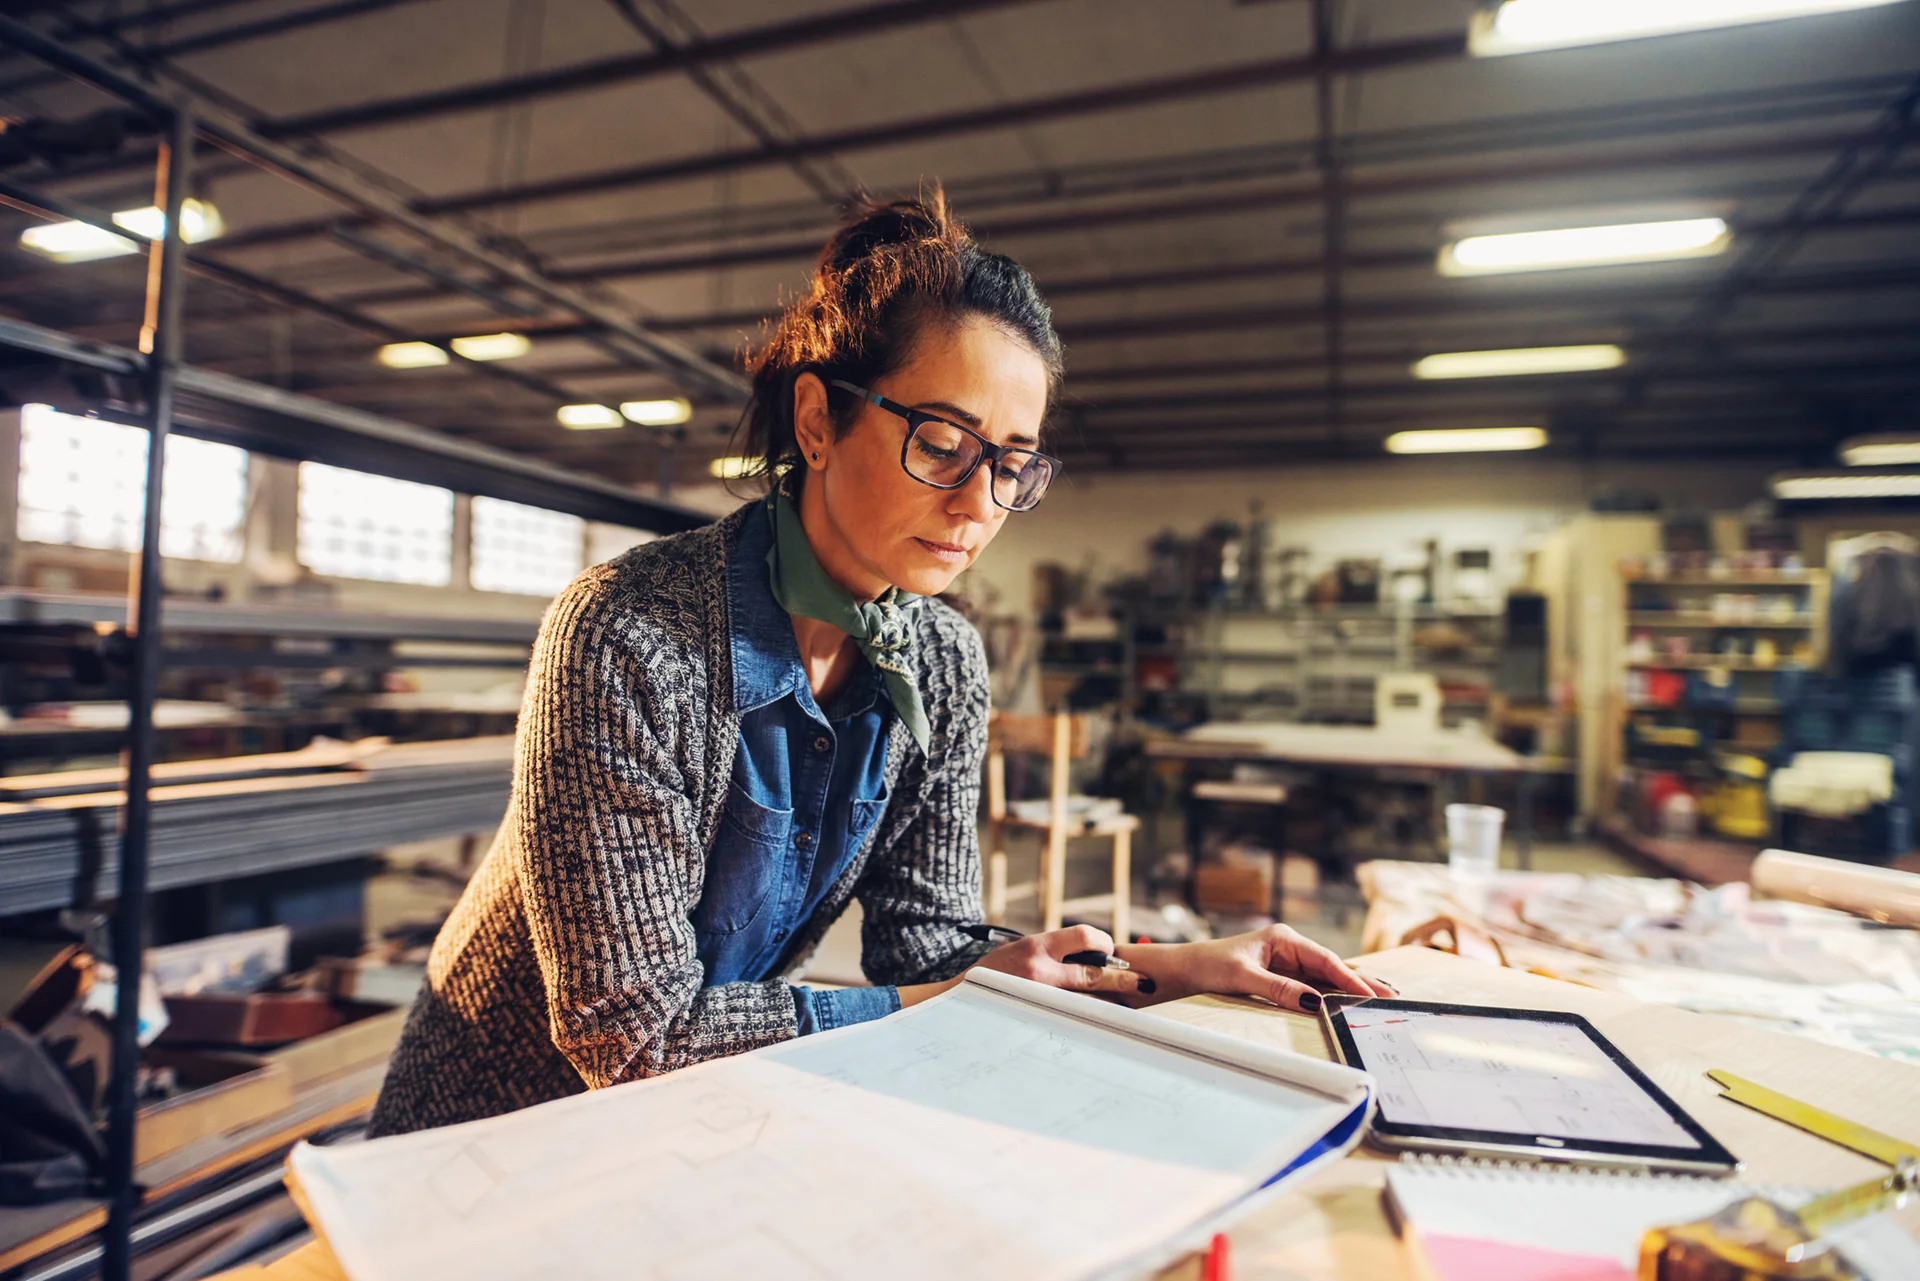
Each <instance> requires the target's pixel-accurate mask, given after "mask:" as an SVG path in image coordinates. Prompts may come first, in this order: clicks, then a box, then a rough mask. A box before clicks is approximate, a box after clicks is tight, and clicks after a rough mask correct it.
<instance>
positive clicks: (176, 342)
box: [0, 16, 747, 1281]
mask: <svg viewBox="0 0 1920 1281" xmlns="http://www.w3.org/2000/svg"><path fill="white" fill-rule="evenodd" d="M0 44H4V45H6V46H10V47H12V48H14V49H16V50H18V51H20V52H21V53H24V54H26V55H28V56H30V57H32V58H34V59H36V60H37V61H39V62H41V63H43V64H45V65H47V66H48V67H51V68H53V69H54V70H56V71H59V72H62V73H64V74H66V75H68V76H69V77H71V78H73V79H75V80H77V81H79V82H81V83H83V84H86V85H89V86H91V87H93V88H94V89H97V90H100V91H103V92H104V93H106V94H108V95H109V96H111V97H113V98H116V99H118V100H119V101H120V102H122V103H123V104H125V105H126V107H127V108H128V109H129V110H130V112H131V113H133V114H136V115H138V116H140V117H143V118H144V119H145V120H147V121H149V122H151V123H152V125H153V126H154V127H155V128H156V130H157V132H158V133H159V135H160V139H161V145H160V148H159V152H158V157H157V166H156V168H157V172H156V182H155V191H156V198H155V201H154V203H155V204H156V205H157V206H158V207H159V208H160V209H161V210H162V212H163V213H164V214H165V231H164V232H163V234H162V235H161V237H160V238H159V239H158V240H156V241H154V242H153V245H152V248H151V250H150V261H151V266H150V270H149V273H148V281H147V298H146V304H147V305H146V312H145V319H146V323H145V325H144V326H143V330H142V342H141V349H140V350H139V351H132V350H128V349H126V348H122V347H116V346H113V345H110V344H105V343H98V342H91V341H87V340H83V339H79V338H75V337H72V336H70V335H67V334H62V333H59V332H57V331H55V330H51V329H46V328H43V327H40V326H37V325H31V324H27V323H24V322H20V321H14V320H4V321H0V357H3V358H0V378H3V379H4V381H5V383H6V385H8V386H9V387H10V388H30V389H31V395H32V398H33V399H37V400H45V401H47V402H49V403H51V404H53V405H54V407H55V408H59V409H64V410H68V411H71V412H78V413H92V414H97V415H98V416H100V417H104V418H111V419H114V420H117V421H122V422H127V423H130V424H132V425H135V426H139V427H143V428H145V429H146V430H147V431H148V433H149V436H150V443H149V448H148V455H147V475H146V492H145V498H146V514H145V521H144V525H143V529H142V538H141V551H140V553H139V560H138V574H137V580H136V583H135V586H134V587H133V589H132V592H131V593H130V599H129V600H128V601H127V602H126V603H125V604H124V605H123V606H122V607H121V608H120V610H119V611H118V613H117V615H116V614H114V613H113V612H112V611H111V610H110V609H109V607H107V606H105V605H104V604H102V603H99V602H94V603H91V604H84V603H83V604H77V605H76V604H71V603H68V604H62V603H60V602H57V601H47V600H22V599H18V598H16V599H14V600H12V601H10V602H9V604H8V606H7V608H9V609H11V610H13V611H14V612H15V615H16V617H17V616H19V614H20V613H21V612H22V611H24V612H25V613H27V614H29V615H33V616H36V617H37V618H38V619H40V620H42V621H44V620H45V619H47V618H48V617H50V616H51V617H62V616H64V617H66V618H69V619H71V621H72V622H74V623H79V622H80V621H81V619H80V617H79V616H78V615H80V614H82V613H85V612H87V611H90V610H91V611H94V612H95V613H96V614H99V613H105V614H107V615H108V616H106V617H95V618H93V619H92V620H91V621H92V622H93V623H99V624H105V625H109V626H117V627H123V628H124V631H125V635H126V638H127V659H128V662H129V664H130V670H131V679H130V682H129V689H130V692H129V696H128V699H127V703H128V718H127V728H126V731H125V739H124V741H125V745H126V774H125V803H124V806H123V807H122V809H121V811H120V822H121V838H120V841H119V850H118V859H117V863H118V866H117V868H116V875H115V876H114V877H113V878H112V883H113V886H114V890H115V894H116V905H115V909H114V913H113V920H112V945H113V960H114V962H115V963H116V964H117V965H118V966H119V967H120V969H121V972H122V973H126V974H138V973H139V972H140V971H141V968H142V959H143V950H144V938H143V930H144V923H145V918H146V911H147V897H148V887H149V879H150V878H149V868H150V864H151V863H152V861H153V854H154V841H155V835H156V830H155V812H154V806H153V798H152V789H151V776H152V767H153V764H154V754H155V736H154V724H153V711H154V704H155V701H156V699H157V695H158V683H159V674H160V670H161V667H162V665H163V663H164V661H165V658H166V655H165V653H164V651H163V646H162V637H163V630H162V629H163V620H162V608H163V604H162V597H161V579H160V569H161V566H160V551H159V548H160V512H161V505H162V504H161V499H162V484H163V480H164V459H165V443H166V439H167V437H168V435H169V434H170V433H171V432H173V431H174V430H176V429H177V430H179V431H181V432H182V433H183V434H189V435H195V436H201V437H204V438H207V439H212V440H219V441H223V442H225V443H228V444H233V445H238V446H240V447H242V448H245V449H248V450H251V451H254V452H257V453H262V454H268V455H274V456H277V457H282V458H288V459H294V460H300V461H306V460H312V461H319V462H327V463H331V464H334V465H336V466H342V467H350V468H356V469H360V470H365V471H372V472H378V473H381V474H384V475H389V476H396V477H400V478H403V479H407V480H414V481H420V482H423V483H427V484H434V485H441V486H446V487H448V488H452V489H455V490H458V491H461V492H464V493H469V494H477V495H485V496H488V497H494V498H501V499H506V500H508V501H512V502H520V503H526V504H529V505H534V506H540V507H545V508H550V509H553V510H558V511H563V512H567V513H570V514H573V515H576V516H581V517H584V518H587V519H593V520H602V521H609V522H612V523H616V524H622V525H628V526H633V527H637V528H642V529H651V530H656V531H661V532H671V531H674V530H680V529H688V528H692V527H694V526H696V525H700V524H704V523H705V522H706V520H707V517H706V516H704V515H703V514H701V513H698V512H694V511H690V510H687V509H684V508H679V507H676V506H674V505H672V504H668V503H661V502H655V501H652V500H649V499H646V498H643V497H641V496H640V495H638V494H636V493H633V492H631V491H629V490H626V489H623V488H621V487H619V486H617V485H613V484H610V483H608V482H606V481H602V480H599V479H596V478H593V477H590V476H584V475H579V474H576V473H573V472H569V471H566V470H564V469H562V468H558V467H553V466H550V465H548V464H545V463H541V462H537V461H535V460H532V459H528V458H524V457H519V456H516V455H514V454H510V453H507V452H506V451H504V450H498V449H492V448H489V447H486V446H482V445H476V444H472V443H470V442H466V441H460V440H455V439H453V438H451V437H447V436H442V435H439V434H437V433H434V432H431V431H427V430H424V429H422V428H419V427H416V426H413V425H412V424H409V423H405V422H400V421H398V420H395V419H390V418H385V417H382V416H380V415H376V414H369V413H365V412H363V411H360V410H356V409H352V408H349V407H347V406H344V405H336V404H330V403H327V402H324V401H319V400H312V399H309V398H307V397H303V396H298V395H293V394H290V393H288V392H284V391H280V390H278V389H276V388H272V387H267V386H263V385H260V384H258V383H251V382H247V381H245V380H242V379H238V378H232V377H228V376H226V375H222V374H217V373H213V372H211V371H207V370H198V369H193V368H190V367H188V366H186V365H184V364H183V362H182V358H181V337H182V330H183V325H182V304H183V295H184V290H185V286H186V280H185V275H186V270H187V267H188V265H189V264H188V261H187V255H186V253H185V246H184V242H183V239H182V236H181V209H182V205H183V203H184V202H185V200H186V198H187V196H188V194H189V192H190V191H191V190H192V172H191V170H192V163H193V158H194V151H195V148H196V146H197V145H198V144H199V143H201V142H203V141H204V142H206V143H209V144H211V145H213V146H215V147H218V148H220V149H222V150H223V151H225V152H227V153H229V154H231V155H233V156H235V157H237V158H239V159H241V160H244V161H247V162H249V163H251V164H253V165H255V166H257V167H259V168H261V169H264V170H267V171H268V172H271V173H273V174H275V175H277V176H279V177H282V178H285V179H288V180H291V181H293V182H296V183H299V184H301V185H303V186H305V187H307V188H308V189H310V190H312V191H314V192H317V193H319V194H321V195H323V196H325V197H327V198H330V199H332V200H334V201H336V202H337V203H339V204H340V205H342V206H344V207H345V208H347V209H348V210H351V211H352V212H353V213H355V214H357V215H360V216H365V217H370V218H372V219H374V220H376V221H380V222H384V223H387V224H389V225H392V226H395V227H398V228H400V229H403V230H404V231H405V232H407V233H408V234H411V235H413V236H415V237H417V238H418V239H420V240H423V241H425V242H427V243H429V244H431V245H434V246H435V247H437V248H439V249H441V250H444V251H446V252H449V253H452V254H456V255H458V256H459V257H460V258H462V259H463V260H465V261H466V262H468V263H470V264H473V265H475V266H478V267H481V268H483V269H485V270H487V271H489V272H492V273H494V274H495V275H496V276H497V277H498V278H499V279H501V280H505V281H511V282H513V283H514V284H515V285H517V286H519V287H521V288H523V289H526V290H528V291H530V292H531V293H533V294H534V295H536V296H538V297H540V298H541V299H542V300H543V301H545V302H546V303H548V304H551V305H553V306H555V307H558V308H561V309H564V310H566V311H568V312H570V313H571V314H573V315H575V316H577V317H578V318H579V319H580V320H581V321H582V322H583V323H584V324H585V325H587V326H588V327H589V331H590V336H589V341H592V342H594V343H595V344H596V345H598V346H600V347H602V348H603V349H604V350H606V351H608V352H610V353H612V354H613V355H615V356H616V357H617V358H619V359H621V360H623V361H625V362H627V363H630V364H632V365H633V366H634V367H636V368H644V369H648V370H651V371H654V372H658V373H666V374H668V375H669V376H671V377H674V378H675V379H676V380H677V381H680V382H682V383H684V384H685V385H687V386H689V387H691V388H695V389H698V390H699V391H700V392H702V393H703V394H706V395H710V396H715V397H718V398H720V399H722V400H724V401H733V402H741V401H744V400H745V398H746V395H747V386H746V383H745V380H744V379H742V378H741V377H740V376H739V375H738V373H736V372H735V371H732V370H730V369H727V368H724V367H722V366H720V365H718V364H715V363H714V362H712V361H710V360H708V359H706V358H705V357H704V356H701V355H699V354H698V353H696V352H693V351H692V350H690V349H688V348H686V347H683V346H681V345H680V344H678V343H676V342H674V341H673V340H671V339H667V338H663V337H661V336H660V335H657V334H654V333H651V332H649V331H647V330H645V329H644V328H642V327H641V326H639V325H637V324H635V323H633V322H632V321H631V320H629V319H628V318H627V317H626V316H624V315H622V314H620V313H618V312H617V311H615V310H614V309H612V308H611V307H609V306H607V305H606V304H604V303H602V302H600V301H598V300H596V299H595V298H594V297H592V296H590V295H589V294H587V293H584V292H582V291H580V290H578V289H575V288H573V287H571V286H567V285H562V284H560V283H558V282H555V281H552V280H550V279H548V278H547V277H545V276H543V275H541V274H540V272H539V271H538V270H536V269H535V268H534V267H532V266H530V265H529V264H527V263H525V262H522V261H520V260H518V259H515V258H513V257H511V256H509V255H507V254H503V253H501V252H499V251H498V250H496V249H495V248H494V247H493V246H492V245H491V244H489V243H488V242H487V241H486V240H485V239H484V238H483V237H481V236H479V235H477V234H475V233H474V232H473V231H471V230H469V229H467V228H465V227H463V226H460V225H458V224H450V223H445V222H439V221H435V220H433V219H430V218H428V217H425V216H423V215H421V214H419V213H417V212H416V211H414V210H413V209H412V208H410V207H409V206H408V205H407V204H406V203H405V202H404V200H402V199H400V198H399V197H397V196H396V195H395V194H394V193H392V192H390V191H387V190H385V189H383V188H380V187H377V186H375V185H373V184H371V183H369V182H367V181H366V180H365V179H364V178H363V177H362V176H360V175H358V174H356V173H354V172H352V171H350V170H348V169H346V168H344V167H343V166H340V165H338V164H336V163H335V162H333V161H332V160H330V159H328V158H327V157H325V156H323V155H318V154H314V153H311V152H308V151H303V150H301V149H298V148H294V147H289V146H285V145H283V144H280V143H278V142H275V141H274V140H272V139H269V138H267V137H265V136H263V135H261V134H260V133H258V132H257V131H256V130H255V129H253V128H252V126H251V125H249V124H248V123H247V122H246V121H244V120H241V119H240V118H238V117H236V116H233V115H231V114H230V113H228V112H226V111H225V110H224V109H223V108H221V107H218V106H212V105H205V106H196V104H195V103H194V102H193V101H191V100H190V99H188V98H186V97H184V96H182V97H179V98H172V97H167V96H163V95H162V94H161V93H160V92H158V91H156V89H155V88H154V87H152V86H151V85H150V84H149V83H147V82H143V81H141V80H137V79H134V78H131V77H129V76H127V75H123V74H122V73H120V72H118V71H115V70H113V69H112V68H110V67H108V66H106V65H105V64H103V63H101V62H99V61H97V60H94V59H92V58H89V57H87V56H85V55H83V54H80V53H77V52H75V51H74V50H72V49H71V48H69V47H67V46H66V45H64V44H62V43H60V42H59V41H57V40H54V39H51V38H49V37H47V36H45V35H43V34H42V33H41V32H39V31H37V30H35V29H34V28H33V27H31V26H28V25H26V24H25V23H23V22H20V21H18V20H17V19H15V18H13V17H7V16H0ZM4 194H5V197H6V199H7V201H8V203H10V204H12V205H13V206H14V207H16V208H20V209H24V210H27V211H28V212H33V213H39V214H42V215H43V216H48V217H59V216H64V215H63V214H59V213H57V212H55V211H58V210H59V209H60V207H61V204H62V202H60V201H58V200H55V199H39V198H35V196H34V193H32V192H29V191H27V190H26V189H24V188H22V187H20V186H18V185H17V184H14V183H11V182H9V183H8V184H6V187H5V191H4ZM106 229H107V230H113V229H112V228H111V227H108V228H106ZM194 265H195V269H196V270H201V271H211V272H213V273H214V274H216V275H218V274H220V273H221V271H222V270H223V269H222V268H220V267H218V266H217V265H209V264H205V263H196V264H194ZM19 399H21V397H20V395H19V394H18V393H17V392H16V394H15V400H16V401H18V400H19ZM166 608H167V609H168V610H169V612H171V611H172V610H173V609H174V608H175V607H174V606H172V605H169V606H167V607H166ZM216 608H218V607H216ZM186 616H187V617H191V616H192V611H191V608H190V607H189V608H188V611H187V613H186ZM365 625H366V626H368V627H373V626H377V624H373V623H371V622H367V623H366V624H365ZM139 989H140V984H139V983H138V982H126V983H121V984H120V985H119V990H118V1001H117V1005H116V1008H115V1011H114V1018H113V1034H112V1051H113V1052H112V1081H111V1084H110V1087H109V1090H108V1109H107V1111H108V1115H107V1152H108V1157H107V1177H106V1184H107V1189H106V1200H107V1226H106V1229H105V1231H104V1234H103V1240H102V1246H101V1254H100V1268H101V1275H102V1276H103V1277H104V1278H106V1279H107V1281H125V1278H127V1277H128V1276H129V1275H130V1273H131V1269H132V1263H133V1240H134V1219H135V1214H136V1211H137V1210H138V1208H139V1197H140V1190H139V1188H138V1186H137V1185H136V1184H135V1182H134V1121H135V1071H136V1068H137V1065H138V1058H139V1046H138V1042H137V1039H136V1032H137V1030H138V1023H139V1009H138V1000H139Z"/></svg>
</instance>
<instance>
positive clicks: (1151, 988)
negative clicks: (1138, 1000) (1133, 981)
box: [1134, 979, 1160, 996]
mask: <svg viewBox="0 0 1920 1281" xmlns="http://www.w3.org/2000/svg"><path fill="white" fill-rule="evenodd" d="M1159 990H1160V985H1159V984H1158V983H1155V982H1154V981H1153V980H1152V979H1141V980H1140V983H1139V985H1138V986H1137V987H1135V988H1134V991H1136V992H1138V993H1140V994H1141V995H1142V996H1152V995H1153V994H1154V993H1155V992H1158V991H1159Z"/></svg>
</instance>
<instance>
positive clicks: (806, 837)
mask: <svg viewBox="0 0 1920 1281" xmlns="http://www.w3.org/2000/svg"><path fill="white" fill-rule="evenodd" d="M793 843H794V844H795V845H798V846H799V847H800V848H801V849H803V850H804V849H811V848H813V834H812V833H811V832H802V833H800V835H798V836H796V837H794V838H793Z"/></svg>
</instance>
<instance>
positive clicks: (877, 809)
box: [847, 792, 889, 855]
mask: <svg viewBox="0 0 1920 1281" xmlns="http://www.w3.org/2000/svg"><path fill="white" fill-rule="evenodd" d="M888 799H889V798H888V796H887V794H886V793H885V792H882V793H881V794H880V795H879V796H876V797H874V798H873V799H872V800H870V801H855V802H854V803H853V808H852V810H851V812H849V813H848V815H847V853H848V854H849V855H852V854H854V853H856V852H858V851H859V849H860V848H861V847H862V846H863V845H865V844H866V842H867V837H868V836H870V835H872V833H873V829H874V828H876V827H878V826H879V825H880V816H881V815H882V814H885V813H886V812H887V801H888Z"/></svg>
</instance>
